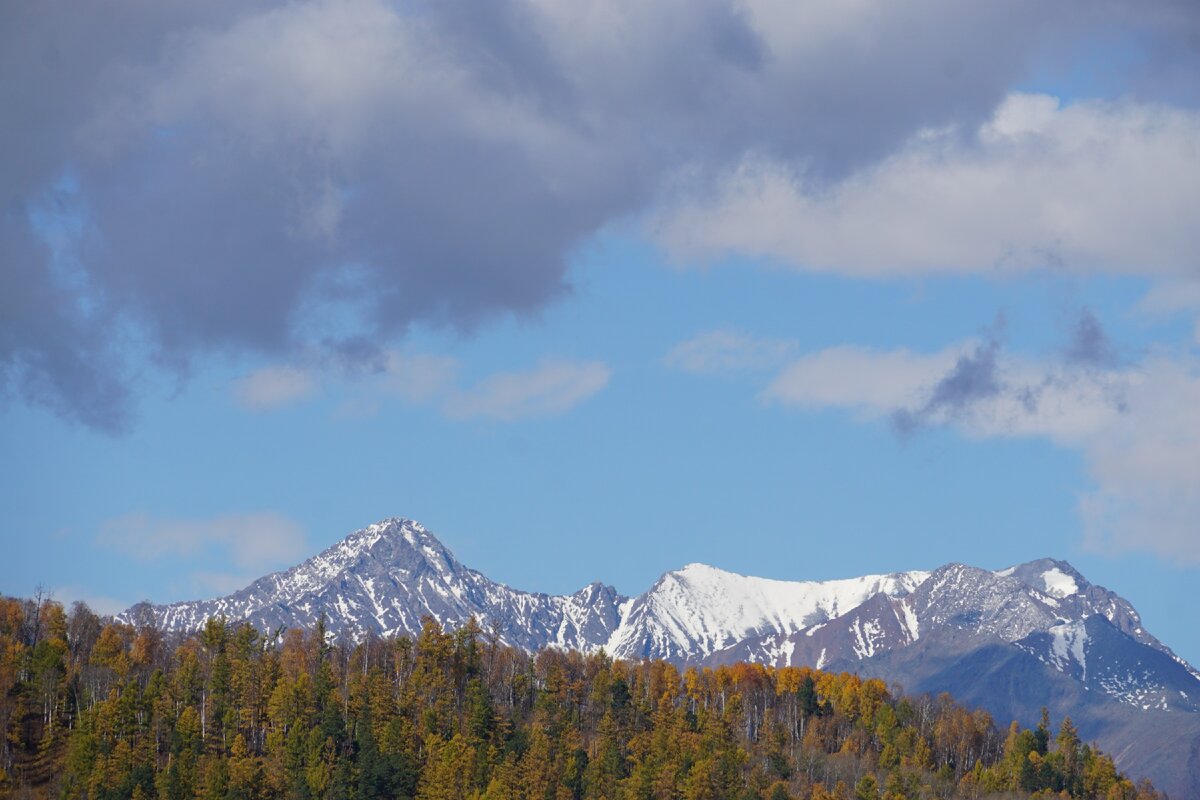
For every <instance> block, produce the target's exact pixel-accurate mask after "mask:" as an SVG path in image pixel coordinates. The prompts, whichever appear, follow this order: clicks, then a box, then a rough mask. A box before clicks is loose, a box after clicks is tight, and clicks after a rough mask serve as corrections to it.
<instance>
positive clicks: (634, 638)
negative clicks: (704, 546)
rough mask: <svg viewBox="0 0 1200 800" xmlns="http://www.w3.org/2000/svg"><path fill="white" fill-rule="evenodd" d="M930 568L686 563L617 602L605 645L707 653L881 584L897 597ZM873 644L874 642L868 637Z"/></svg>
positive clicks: (804, 623)
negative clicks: (774, 568) (780, 569)
mask: <svg viewBox="0 0 1200 800" xmlns="http://www.w3.org/2000/svg"><path fill="white" fill-rule="evenodd" d="M927 577H929V573H928V572H920V571H914V572H901V573H895V574H892V575H866V576H863V577H861V578H848V579H844V580H832V581H780V580H771V579H769V578H755V577H749V576H746V575H739V574H737V573H734V572H726V571H725V570H721V569H717V568H715V567H710V566H707V565H705V564H688V565H687V566H686V567H684V568H683V569H680V570H676V571H675V572H668V573H667V574H666V575H664V576H663V577H662V578H661V579H660V580H659V582H658V583H657V584H656V585H655V586H654V587H653V588H652V589H651V590H650V591H649V592H648V593H647V594H645V595H643V596H642V597H641V598H638V600H637V601H636V602H635V603H634V604H631V605H630V606H629V608H628V612H627V613H626V609H624V608H623V609H622V617H621V624H620V625H619V626H618V627H617V629H616V630H615V631H614V632H613V634H612V636H611V637H610V638H609V641H608V644H607V645H606V648H605V649H606V650H607V652H609V653H611V654H612V655H614V656H616V657H640V656H641V655H642V653H643V652H644V649H645V645H646V642H647V640H649V641H650V642H653V643H654V645H655V648H654V649H655V650H657V649H658V648H659V647H662V648H663V651H660V652H658V653H657V655H659V656H662V655H666V654H668V653H671V652H673V651H679V652H690V653H691V654H692V655H693V656H696V655H699V656H707V655H710V654H711V653H713V652H714V651H716V650H720V649H721V648H723V647H727V646H730V645H732V644H735V643H737V642H739V641H742V640H743V639H746V638H748V637H750V636H763V635H766V634H769V633H778V634H780V635H782V636H788V635H790V634H792V633H795V632H797V631H801V630H804V629H805V628H808V627H809V626H810V625H813V624H815V623H818V622H824V621H826V620H829V619H832V618H833V617H836V616H839V615H840V614H843V613H845V612H847V611H850V610H852V609H853V608H854V607H856V606H858V605H861V604H862V603H863V602H864V601H865V600H866V599H867V598H869V597H871V596H872V595H874V594H877V593H879V592H883V593H885V594H887V595H888V596H889V597H903V596H905V595H907V594H908V593H909V592H911V591H912V590H913V589H915V588H916V587H917V586H919V585H920V584H921V583H922V582H923V581H924V580H925V579H926V578H927ZM872 647H873V645H872Z"/></svg>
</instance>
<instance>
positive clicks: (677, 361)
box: [663, 329, 796, 375]
mask: <svg viewBox="0 0 1200 800" xmlns="http://www.w3.org/2000/svg"><path fill="white" fill-rule="evenodd" d="M795 351H796V343H795V342H791V341H788V340H786V339H764V338H758V337H754V336H750V335H749V334H747V333H745V332H743V331H737V330H728V329H719V330H713V331H707V332H705V333H700V334H697V335H696V336H694V337H692V338H691V339H688V340H687V341H685V342H680V343H679V344H677V345H675V347H673V348H671V351H670V352H669V353H667V355H666V356H665V357H664V359H663V362H664V363H665V364H666V365H667V366H669V367H672V368H674V369H681V370H683V371H684V372H691V373H695V374H700V375H706V374H709V375H710V374H716V373H721V372H737V371H743V370H761V369H771V368H773V367H777V366H779V365H780V364H782V363H783V362H785V361H786V360H787V359H788V357H789V356H790V355H791V354H792V353H794V352H795Z"/></svg>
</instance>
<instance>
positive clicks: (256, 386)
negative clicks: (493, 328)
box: [234, 350, 612, 421]
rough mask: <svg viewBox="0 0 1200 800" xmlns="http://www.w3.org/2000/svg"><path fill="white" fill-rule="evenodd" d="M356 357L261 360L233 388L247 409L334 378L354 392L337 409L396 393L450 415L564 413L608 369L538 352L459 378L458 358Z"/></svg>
mask: <svg viewBox="0 0 1200 800" xmlns="http://www.w3.org/2000/svg"><path fill="white" fill-rule="evenodd" d="M356 364H357V362H354V363H351V364H348V363H346V362H344V361H339V360H338V359H336V358H334V359H329V358H326V359H324V360H318V361H315V362H314V363H313V364H312V365H311V366H308V367H290V366H276V367H266V368H263V369H261V370H258V371H256V372H254V373H251V374H250V375H249V376H247V377H246V378H242V379H240V380H238V381H235V383H234V393H235V396H236V397H237V399H238V401H239V403H241V405H242V406H243V407H245V408H247V409H250V410H263V409H275V408H280V407H282V406H285V405H289V404H291V403H297V402H301V401H303V400H306V399H308V398H309V397H310V396H311V395H312V393H313V390H314V388H315V386H316V385H317V384H318V383H326V382H329V381H332V380H335V379H337V380H340V381H343V382H344V385H345V386H346V387H347V389H348V391H349V392H350V393H351V395H352V396H353V399H352V400H351V401H350V403H349V405H347V406H344V407H343V412H350V413H354V414H364V413H366V414H373V413H375V412H376V411H378V408H379V404H380V403H381V402H383V401H385V400H387V399H390V398H395V399H399V400H400V401H402V402H404V403H406V404H408V405H412V406H427V407H432V408H435V409H436V410H437V411H438V412H439V413H440V414H442V415H444V416H446V417H449V418H451V419H458V420H466V419H475V418H488V419H496V420H502V421H514V420H520V419H531V418H535V417H546V416H554V415H558V414H562V413H564V412H566V411H568V410H570V409H571V408H573V407H574V406H576V405H578V404H579V403H581V402H583V401H584V400H586V399H588V398H589V397H591V396H593V395H594V394H596V393H597V392H599V391H600V390H602V389H603V388H604V387H605V386H607V385H608V380H609V378H610V377H611V375H612V370H611V369H610V368H609V367H608V366H607V365H606V364H603V363H601V362H598V361H569V360H564V359H544V360H543V361H542V362H540V363H539V364H538V365H537V366H536V367H533V368H532V369H528V370H524V371H511V372H495V373H492V374H490V375H487V376H485V377H484V378H482V379H480V380H479V381H478V382H477V383H475V384H474V385H463V382H462V381H461V379H460V377H459V373H460V371H461V365H460V364H459V362H458V360H457V359H454V358H452V357H450V356H441V355H433V354H428V353H412V352H405V351H400V350H386V351H382V352H379V353H378V354H377V358H374V359H373V360H372V361H371V362H370V364H369V365H368V366H367V367H365V368H364V367H360V366H356Z"/></svg>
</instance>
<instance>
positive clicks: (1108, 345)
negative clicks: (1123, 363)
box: [1066, 308, 1117, 367]
mask: <svg viewBox="0 0 1200 800" xmlns="http://www.w3.org/2000/svg"><path fill="white" fill-rule="evenodd" d="M1066 358H1067V361H1068V362H1070V363H1072V364H1083V365H1091V366H1098V367H1111V366H1115V365H1116V363H1117V350H1116V348H1115V347H1113V343H1112V340H1110V339H1109V338H1108V334H1107V333H1105V331H1104V327H1103V326H1102V325H1101V324H1100V320H1098V319H1096V315H1095V314H1093V313H1092V310H1091V309H1090V308H1083V309H1081V310H1080V312H1079V318H1078V319H1077V320H1076V322H1075V327H1074V329H1073V330H1072V332H1071V343H1070V345H1069V346H1068V347H1067V353H1066Z"/></svg>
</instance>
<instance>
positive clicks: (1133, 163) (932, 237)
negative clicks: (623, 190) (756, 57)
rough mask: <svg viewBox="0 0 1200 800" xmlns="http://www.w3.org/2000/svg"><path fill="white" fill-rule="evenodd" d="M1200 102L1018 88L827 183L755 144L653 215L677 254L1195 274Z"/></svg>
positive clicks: (977, 269) (969, 269) (836, 267)
mask: <svg viewBox="0 0 1200 800" xmlns="http://www.w3.org/2000/svg"><path fill="white" fill-rule="evenodd" d="M1197 141H1200V112H1197V111H1195V110H1190V109H1180V108H1172V107H1168V106H1162V105H1154V104H1146V103H1137V102H1133V101H1119V102H1104V101H1087V102H1079V103H1075V104H1073V105H1069V106H1065V107H1063V106H1060V104H1059V102H1058V101H1057V100H1056V99H1055V98H1052V97H1047V96H1044V95H1030V94H1012V95H1009V97H1008V98H1007V99H1006V100H1005V101H1004V102H1003V103H1002V104H1000V106H999V107H998V108H997V110H996V112H995V114H994V115H993V116H992V117H991V119H990V120H988V121H986V122H984V123H983V124H982V125H980V126H979V127H977V128H975V129H974V130H972V131H971V132H970V133H969V135H967V136H965V137H964V136H963V135H962V132H961V131H960V129H959V128H958V127H950V128H943V129H933V128H931V129H927V130H924V131H921V132H919V133H917V134H916V135H914V136H913V137H912V138H911V139H910V140H909V141H908V142H907V143H906V144H905V145H904V146H903V147H901V148H900V149H899V150H898V151H897V152H895V153H894V154H892V155H890V156H888V157H887V158H885V159H883V160H882V161H880V162H878V163H875V164H870V165H867V166H864V167H863V168H861V169H859V170H857V171H855V172H853V173H852V174H850V175H848V176H846V177H845V178H843V179H841V180H839V181H836V182H834V183H832V184H826V183H824V182H821V181H819V180H814V179H813V177H812V176H810V175H809V174H808V172H807V171H806V170H804V169H803V168H797V167H795V166H793V165H791V164H789V163H787V162H782V161H780V160H778V159H773V158H770V157H767V156H762V155H750V156H748V157H747V158H745V159H744V160H743V161H742V162H741V164H740V165H739V166H738V167H736V168H735V169H733V170H732V171H731V172H730V173H729V174H728V175H727V176H726V177H725V179H724V180H723V181H722V182H721V184H720V186H719V188H718V190H717V191H715V192H714V193H713V194H712V195H710V196H708V197H703V196H697V195H694V194H686V195H685V196H684V197H683V198H682V199H681V201H680V202H678V203H677V204H674V205H668V206H667V207H666V209H665V210H664V211H663V212H662V213H661V215H660V216H659V218H658V220H657V222H656V232H657V236H658V237H659V239H660V241H661V242H663V243H664V245H665V246H666V247H667V248H668V249H669V250H670V251H671V252H673V253H674V254H675V255H676V256H677V257H678V258H680V259H715V258H723V257H726V256H729V255H749V256H754V257H759V258H766V259H770V260H772V261H774V262H777V263H780V264H784V265H787V266H790V267H794V268H797V269H805V270H814V271H821V272H833V273H839V274H846V275H856V276H870V277H885V276H896V275H929V274H934V275H936V274H956V273H984V274H1006V273H1019V272H1024V271H1028V270H1031V269H1038V268H1052V269H1056V270H1066V271H1071V272H1080V273H1093V272H1103V273H1112V274H1127V275H1148V276H1152V277H1164V278H1179V277H1181V276H1191V277H1195V276H1196V275H1197V261H1196V254H1197V253H1198V252H1200V229H1197V227H1196V226H1195V225H1194V224H1192V219H1191V213H1190V209H1192V208H1195V207H1196V206H1197V205H1200V149H1198V148H1197V147H1196V145H1195V143H1196V142H1197Z"/></svg>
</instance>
